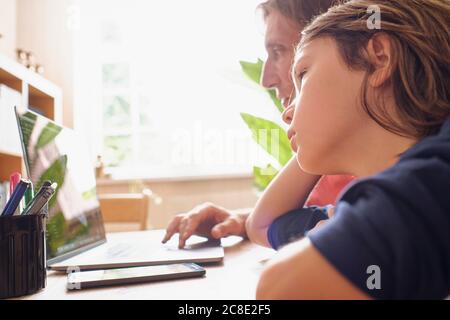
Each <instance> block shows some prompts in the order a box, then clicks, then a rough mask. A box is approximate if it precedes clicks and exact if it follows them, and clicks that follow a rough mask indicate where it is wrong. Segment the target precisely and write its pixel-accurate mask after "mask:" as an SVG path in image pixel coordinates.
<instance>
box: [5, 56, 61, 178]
mask: <svg viewBox="0 0 450 320" xmlns="http://www.w3.org/2000/svg"><path fill="white" fill-rule="evenodd" d="M0 84H2V85H5V86H7V87H9V88H11V89H13V90H15V91H17V92H19V93H20V96H19V98H18V99H15V101H17V100H21V107H22V108H29V107H31V108H32V109H34V110H35V111H37V112H39V113H41V114H43V115H44V116H46V117H48V118H50V119H52V120H54V121H55V122H57V123H61V122H62V92H61V89H60V88H59V87H58V86H56V85H55V84H53V83H51V82H50V81H48V80H47V79H45V78H43V77H42V76H40V75H39V74H37V73H35V72H32V71H30V70H28V69H27V68H25V67H24V66H23V65H21V64H19V63H17V62H16V61H14V60H11V59H10V58H8V57H6V56H4V55H2V54H0ZM0 98H1V97H0ZM5 101H8V100H5ZM5 104H6V106H5V105H3V106H2V104H1V103H0V107H3V108H6V109H3V110H4V111H5V112H6V115H7V116H8V118H5V119H11V121H13V119H15V116H14V114H10V113H9V112H13V110H12V108H11V110H8V108H9V107H10V106H12V103H9V102H6V103H5ZM14 104H16V103H14ZM0 111H1V110H0ZM3 114H5V113H3ZM7 121H8V123H7V124H9V121H10V120H7ZM2 128H3V131H2ZM11 130H12V129H11V126H8V125H5V126H0V135H3V137H7V138H8V139H18V137H12V136H11ZM4 131H9V132H4ZM0 142H1V139H0ZM4 143H5V142H3V143H0V181H5V180H9V176H10V174H11V173H12V172H15V171H17V172H22V174H23V175H25V172H24V171H25V170H24V168H25V166H24V163H23V159H22V154H21V153H18V152H17V149H18V148H17V147H15V148H13V147H11V144H8V143H6V144H5V145H2V144H4ZM9 149H11V150H9Z"/></svg>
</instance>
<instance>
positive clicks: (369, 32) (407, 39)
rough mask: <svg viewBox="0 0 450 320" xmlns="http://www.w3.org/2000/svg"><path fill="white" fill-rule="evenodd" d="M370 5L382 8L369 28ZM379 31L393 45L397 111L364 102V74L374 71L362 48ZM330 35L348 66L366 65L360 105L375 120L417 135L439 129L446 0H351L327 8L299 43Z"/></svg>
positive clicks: (448, 45)
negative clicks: (378, 20) (377, 24)
mask: <svg viewBox="0 0 450 320" xmlns="http://www.w3.org/2000/svg"><path fill="white" fill-rule="evenodd" d="M371 6H377V8H379V10H380V13H381V29H373V28H369V27H368V24H367V21H368V20H369V19H372V18H373V14H374V12H373V11H369V10H368V8H369V7H371ZM378 32H384V33H386V34H388V35H389V37H390V40H391V43H392V46H393V51H394V55H393V62H392V74H391V78H390V80H389V83H387V84H386V85H390V86H392V88H393V92H394V98H395V103H396V105H397V110H395V112H394V114H395V116H393V112H392V110H387V108H386V106H385V105H384V104H383V103H377V105H376V106H373V105H372V106H371V105H369V104H368V102H367V78H368V76H369V75H370V73H371V72H373V71H374V68H373V66H372V65H371V63H370V61H369V59H368V58H367V55H366V50H365V49H366V47H367V44H368V42H369V40H370V39H371V38H372V36H373V35H374V34H376V33H378ZM321 37H331V38H332V39H334V40H335V41H336V43H337V46H338V49H339V52H340V55H341V56H342V58H343V60H344V61H345V63H346V64H347V66H348V67H349V68H351V69H355V70H366V71H367V76H366V81H365V83H364V84H363V88H362V100H363V101H362V105H363V108H364V109H365V111H366V112H367V113H368V114H369V116H370V117H371V118H372V119H374V120H375V121H376V122H377V123H378V124H379V125H381V126H382V127H384V128H385V129H387V130H389V131H391V132H394V133H396V134H399V135H402V136H407V137H413V138H418V139H421V138H423V137H426V136H428V135H432V134H435V133H437V132H438V131H439V129H440V127H441V125H442V124H443V122H444V121H445V120H446V119H447V118H448V117H449V116H450V0H353V1H346V2H343V3H342V4H340V5H338V6H336V7H333V8H331V9H330V10H329V11H328V12H327V13H325V14H323V15H322V16H320V17H318V18H317V19H316V20H314V21H313V22H312V23H311V24H310V25H309V26H308V27H306V28H305V30H304V31H303V37H302V40H301V42H300V44H299V48H298V49H301V48H302V46H304V45H306V44H307V43H308V42H310V41H312V40H314V39H317V38H321Z"/></svg>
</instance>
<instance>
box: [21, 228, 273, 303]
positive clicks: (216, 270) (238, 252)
mask: <svg viewBox="0 0 450 320" xmlns="http://www.w3.org/2000/svg"><path fill="white" fill-rule="evenodd" d="M141 232H145V233H147V234H148V238H149V241H157V242H160V241H161V239H162V235H163V231H162V230H155V231H141ZM126 235H127V233H113V234H109V235H108V239H112V238H117V240H120V239H121V238H123V237H125V236H126ZM222 245H223V246H224V248H225V258H224V261H223V262H222V263H220V264H214V265H207V266H205V269H206V276H205V277H203V278H191V279H179V280H171V281H161V282H149V283H142V284H136V285H124V286H116V287H104V288H95V289H87V290H79V291H76V290H75V291H67V290H66V281H67V275H66V274H64V273H57V272H54V271H50V272H48V275H47V287H46V288H45V289H43V290H41V291H40V292H38V293H36V294H34V295H31V296H27V297H24V298H23V299H92V300H96V299H120V300H123V299H162V300H169V299H179V300H185V299H193V300H210V299H212V300H215V299H223V300H228V299H237V300H241V299H254V298H255V291H256V285H257V281H258V277H259V274H260V272H261V270H262V267H263V264H264V262H265V261H266V260H267V259H268V258H270V257H271V256H272V255H273V254H274V251H273V250H271V249H267V248H263V247H260V246H257V245H255V244H252V243H250V242H249V241H248V240H242V239H241V238H239V237H228V238H225V239H222Z"/></svg>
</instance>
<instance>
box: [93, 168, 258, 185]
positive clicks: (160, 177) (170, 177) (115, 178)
mask: <svg viewBox="0 0 450 320" xmlns="http://www.w3.org/2000/svg"><path fill="white" fill-rule="evenodd" d="M252 177H253V175H252V173H251V172H244V171H241V172H239V171H235V172H224V173H202V174H180V173H176V174H175V173H174V174H167V173H165V174H152V175H145V174H141V175H133V174H129V175H123V174H120V175H117V174H116V175H112V177H111V178H100V179H97V185H100V186H102V185H113V184H123V183H128V182H136V181H140V182H146V183H160V182H183V181H207V180H231V179H251V178H252Z"/></svg>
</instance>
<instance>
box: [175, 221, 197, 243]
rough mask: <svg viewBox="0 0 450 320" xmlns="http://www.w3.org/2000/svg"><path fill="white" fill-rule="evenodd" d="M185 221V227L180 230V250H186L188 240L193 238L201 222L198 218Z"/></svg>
mask: <svg viewBox="0 0 450 320" xmlns="http://www.w3.org/2000/svg"><path fill="white" fill-rule="evenodd" d="M185 221H186V222H182V223H183V226H182V228H181V227H180V229H179V233H180V237H179V240H178V247H179V248H180V249H181V248H184V246H185V245H186V240H187V239H189V237H190V236H192V234H193V233H194V232H195V230H196V229H197V226H198V221H199V220H198V219H197V218H196V217H192V218H187V219H185Z"/></svg>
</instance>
